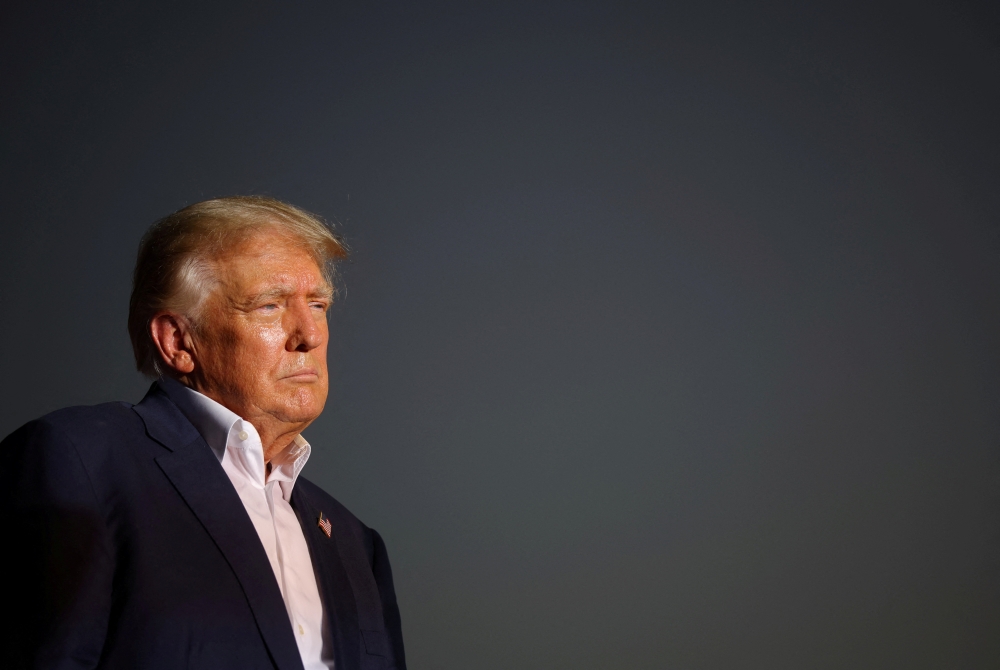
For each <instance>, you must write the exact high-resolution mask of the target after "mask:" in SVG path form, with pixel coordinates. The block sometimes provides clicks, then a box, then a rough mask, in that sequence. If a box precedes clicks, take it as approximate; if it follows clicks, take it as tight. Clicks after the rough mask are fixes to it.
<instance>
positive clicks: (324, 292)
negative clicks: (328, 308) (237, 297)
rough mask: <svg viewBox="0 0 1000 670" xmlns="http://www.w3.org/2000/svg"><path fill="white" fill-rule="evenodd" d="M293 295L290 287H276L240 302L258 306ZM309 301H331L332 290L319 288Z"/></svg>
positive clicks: (327, 287)
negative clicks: (316, 299) (321, 299)
mask: <svg viewBox="0 0 1000 670" xmlns="http://www.w3.org/2000/svg"><path fill="white" fill-rule="evenodd" d="M293 293H295V289H294V288H292V287H291V286H276V287H274V288H272V289H269V290H267V291H262V292H260V293H255V294H254V295H252V296H249V297H247V298H246V299H245V300H241V301H240V302H241V303H242V304H244V305H247V306H249V305H259V304H260V303H266V302H268V301H270V300H276V299H278V298H287V297H288V296H290V295H292V294H293ZM306 297H307V298H309V299H314V298H323V299H325V300H332V299H333V288H332V287H330V286H321V287H319V288H318V289H317V290H315V291H311V292H310V293H309V295H308V296H306Z"/></svg>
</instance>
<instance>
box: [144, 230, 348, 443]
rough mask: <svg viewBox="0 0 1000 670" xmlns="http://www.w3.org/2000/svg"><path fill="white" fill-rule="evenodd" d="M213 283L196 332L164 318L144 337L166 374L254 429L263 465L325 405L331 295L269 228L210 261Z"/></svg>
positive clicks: (302, 257) (302, 253) (296, 246)
mask: <svg viewBox="0 0 1000 670" xmlns="http://www.w3.org/2000/svg"><path fill="white" fill-rule="evenodd" d="M215 278H216V280H217V281H218V284H217V285H216V286H215V287H214V290H212V292H211V293H210V295H208V296H207V297H206V298H205V300H204V302H203V304H202V307H201V310H200V313H199V315H198V321H197V323H196V324H192V323H191V322H190V321H189V320H188V319H187V318H186V317H185V316H183V315H181V314H177V313H173V312H162V313H160V314H158V315H156V316H155V317H154V318H153V319H152V320H151V323H150V332H151V334H152V337H153V341H154V342H155V343H156V346H157V348H158V349H159V352H160V356H161V358H162V359H163V361H164V363H166V367H167V368H168V372H169V374H170V375H171V376H173V377H174V378H175V379H177V380H178V381H180V382H181V383H182V384H185V385H186V386H189V387H190V388H193V389H194V390H196V391H198V392H200V393H203V394H204V395H206V396H208V397H209V398H212V399H213V400H215V401H216V402H218V403H220V404H222V405H224V406H225V407H227V408H229V409H230V410H232V411H233V412H235V413H236V414H238V415H239V416H240V417H242V418H243V419H244V420H247V421H249V422H250V423H252V424H253V425H254V427H255V428H256V429H257V432H258V433H259V434H260V437H261V442H262V443H263V447H264V460H265V462H270V460H271V458H272V457H274V456H276V455H277V454H279V453H281V451H282V450H284V449H285V447H287V446H288V444H289V443H290V442H291V441H292V440H293V439H294V437H295V436H296V435H298V434H299V433H300V432H302V430H304V429H305V427H306V426H308V425H309V424H310V423H312V422H313V420H314V419H316V417H318V416H319V415H320V413H321V412H322V411H323V406H324V405H325V404H326V397H327V391H328V385H329V381H328V378H327V369H326V346H327V340H328V337H329V331H328V327H327V320H326V314H327V311H328V309H329V307H330V303H331V299H332V290H331V287H330V286H329V284H327V282H326V281H325V279H324V278H323V274H322V272H321V270H320V268H319V266H318V265H317V263H316V261H315V260H314V259H313V257H312V256H311V255H310V254H309V252H308V251H307V250H306V249H304V248H303V246H302V243H301V242H299V241H298V240H295V239H292V238H289V237H288V236H286V235H284V234H282V233H280V232H279V231H278V230H276V229H272V230H268V229H265V230H263V231H261V232H258V233H256V234H255V235H253V236H252V237H250V238H249V239H247V240H245V241H244V242H242V243H241V244H239V245H238V246H236V247H235V248H233V249H230V250H228V251H227V252H226V253H225V254H224V255H222V256H220V257H217V258H216V259H215Z"/></svg>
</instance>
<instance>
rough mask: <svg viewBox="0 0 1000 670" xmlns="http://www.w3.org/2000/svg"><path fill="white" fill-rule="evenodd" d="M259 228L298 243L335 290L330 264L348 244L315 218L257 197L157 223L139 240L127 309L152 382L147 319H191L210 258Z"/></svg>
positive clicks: (139, 357)
mask: <svg viewBox="0 0 1000 670" xmlns="http://www.w3.org/2000/svg"><path fill="white" fill-rule="evenodd" d="M263 229H277V230H279V231H280V232H283V233H286V234H288V235H289V236H291V237H294V238H296V239H298V240H301V242H302V246H303V247H304V248H305V249H307V250H308V251H309V252H310V254H312V256H313V258H315V259H316V263H317V264H318V265H319V267H320V268H321V269H322V271H323V276H324V278H325V279H326V280H327V282H328V283H329V284H330V286H331V287H333V286H334V279H335V269H334V263H335V262H336V261H338V260H342V259H344V258H346V257H347V247H346V245H345V244H344V243H343V241H342V240H341V239H340V237H339V236H338V235H336V234H335V233H334V232H333V230H332V228H331V227H330V226H329V225H327V224H326V223H324V222H323V221H322V220H321V219H320V218H319V217H317V216H315V215H313V214H310V213H309V212H306V211H304V210H302V209H299V208H298V207H295V206H293V205H289V204H288V203H285V202H281V201H280V200H276V199H274V198H269V197H266V196H259V195H242V196H229V197H225V198H215V199H212V200H205V201H203V202H198V203H195V204H193V205H189V206H187V207H185V208H183V209H180V210H178V211H176V212H174V213H173V214H171V215H170V216H167V217H164V218H162V219H160V220H159V221H157V222H156V223H154V224H153V225H152V226H150V228H149V230H147V231H146V234H145V235H143V236H142V240H141V241H140V242H139V253H138V255H137V257H136V261H135V271H134V272H133V274H132V297H131V299H130V300H129V310H128V332H129V337H130V338H131V340H132V352H133V354H134V355H135V366H136V368H137V369H138V370H139V372H142V373H143V374H146V375H149V376H151V377H156V376H158V375H159V374H160V372H161V369H160V364H159V363H160V361H159V354H158V352H157V350H156V345H155V344H154V343H153V339H152V337H151V335H150V331H149V324H150V321H151V320H152V318H153V317H154V316H156V314H158V313H160V312H162V311H164V310H170V311H175V312H178V313H180V314H183V315H185V316H187V317H188V318H190V319H192V320H193V319H196V318H197V310H198V307H199V306H200V304H201V301H202V299H203V298H204V297H205V296H206V295H207V293H208V292H209V290H210V288H211V283H212V281H213V277H212V260H213V259H214V258H215V257H217V256H218V254H219V253H220V252H222V251H224V250H225V249H227V248H232V246H234V245H236V244H238V243H239V242H240V241H242V240H245V239H247V238H249V237H251V236H252V235H253V234H255V233H256V232H258V231H261V230H263Z"/></svg>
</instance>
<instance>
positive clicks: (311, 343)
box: [285, 300, 327, 352]
mask: <svg viewBox="0 0 1000 670" xmlns="http://www.w3.org/2000/svg"><path fill="white" fill-rule="evenodd" d="M286 316H287V317H288V320H289V323H288V325H287V330H286V332H287V333H288V339H287V341H286V343H285V349H287V350H288V351H302V352H305V351H312V350H313V349H315V348H316V347H318V346H320V345H321V344H323V342H325V341H326V333H327V327H326V315H325V314H323V313H317V312H316V311H315V310H314V309H313V308H312V307H310V306H309V303H308V301H305V300H303V301H298V300H296V301H293V303H292V304H291V305H289V309H288V311H287V312H286Z"/></svg>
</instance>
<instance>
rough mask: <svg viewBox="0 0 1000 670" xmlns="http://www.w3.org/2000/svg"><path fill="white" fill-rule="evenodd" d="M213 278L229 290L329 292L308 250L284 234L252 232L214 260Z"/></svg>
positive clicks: (264, 231) (272, 231)
mask: <svg viewBox="0 0 1000 670" xmlns="http://www.w3.org/2000/svg"><path fill="white" fill-rule="evenodd" d="M215 265H216V277H217V279H218V280H219V282H220V283H221V284H222V285H223V286H224V287H226V288H227V289H229V290H236V291H241V292H243V291H250V292H253V291H259V290H261V289H267V288H270V287H272V286H275V285H283V286H287V287H288V288H289V289H290V290H306V291H318V290H324V289H328V288H329V286H328V283H327V281H326V278H325V277H324V275H323V271H322V269H321V268H320V266H319V264H318V263H317V261H316V258H315V257H314V256H313V255H312V253H311V252H310V250H309V248H308V247H307V246H306V245H305V244H304V243H303V242H302V241H301V240H298V239H296V238H294V237H292V236H290V235H288V234H286V233H282V232H278V231H274V230H268V229H265V230H262V231H259V232H255V233H253V234H252V235H250V236H249V237H247V238H244V239H243V240H240V241H239V242H238V243H236V244H234V245H232V246H230V247H228V248H227V249H225V250H224V251H222V252H221V253H220V254H218V255H217V256H216V258H215Z"/></svg>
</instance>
